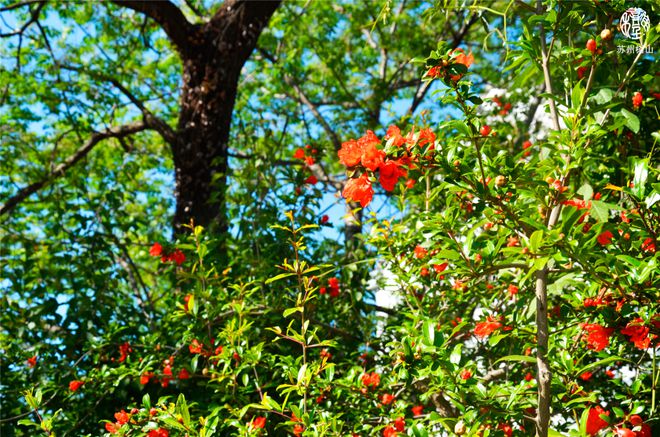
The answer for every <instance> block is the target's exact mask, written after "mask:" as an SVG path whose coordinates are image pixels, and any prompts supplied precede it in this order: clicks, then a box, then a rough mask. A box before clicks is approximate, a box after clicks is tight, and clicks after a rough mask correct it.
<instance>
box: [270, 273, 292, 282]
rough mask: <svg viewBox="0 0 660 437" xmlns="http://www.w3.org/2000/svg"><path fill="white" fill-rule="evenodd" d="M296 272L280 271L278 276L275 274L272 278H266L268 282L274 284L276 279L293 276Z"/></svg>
mask: <svg viewBox="0 0 660 437" xmlns="http://www.w3.org/2000/svg"><path fill="white" fill-rule="evenodd" d="M293 275H295V273H280V274H279V275H277V276H273V277H272V278H268V279H266V284H272V283H273V282H275V281H279V280H280V279H284V278H288V277H289V276H293Z"/></svg>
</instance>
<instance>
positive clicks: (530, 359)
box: [495, 355, 536, 364]
mask: <svg viewBox="0 0 660 437" xmlns="http://www.w3.org/2000/svg"><path fill="white" fill-rule="evenodd" d="M500 361H522V362H525V363H536V358H535V357H530V356H527V355H507V356H505V357H502V358H500V359H499V360H497V361H495V364H497V363H499V362H500Z"/></svg>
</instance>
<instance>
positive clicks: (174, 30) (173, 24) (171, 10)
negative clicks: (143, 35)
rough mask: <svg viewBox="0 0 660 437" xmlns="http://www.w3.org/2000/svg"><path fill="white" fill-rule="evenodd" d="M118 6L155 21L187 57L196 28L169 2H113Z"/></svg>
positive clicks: (140, 0)
mask: <svg viewBox="0 0 660 437" xmlns="http://www.w3.org/2000/svg"><path fill="white" fill-rule="evenodd" d="M112 2H113V3H114V4H116V5H117V6H121V7H124V8H129V9H133V10H134V11H136V12H140V13H142V14H144V15H146V16H147V17H149V18H151V19H152V20H154V21H155V22H156V23H158V24H159V25H160V27H162V28H163V30H164V31H165V33H166V34H167V36H168V38H169V39H170V41H171V42H172V44H174V46H175V47H176V48H177V50H178V51H179V52H180V53H181V54H182V55H186V54H187V53H188V52H189V50H190V46H191V41H190V37H191V36H193V35H194V34H195V28H196V26H195V25H194V24H192V23H190V22H189V21H188V20H187V19H186V17H185V15H183V12H181V10H180V9H179V8H178V7H176V5H174V3H172V2H170V1H167V0H157V1H153V0H152V1H144V0H112Z"/></svg>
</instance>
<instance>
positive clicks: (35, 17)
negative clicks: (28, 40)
mask: <svg viewBox="0 0 660 437" xmlns="http://www.w3.org/2000/svg"><path fill="white" fill-rule="evenodd" d="M37 3H38V4H37V7H36V8H34V10H33V11H32V12H31V13H30V19H29V20H28V21H26V22H25V24H23V25H22V26H21V27H20V29H18V30H15V31H13V32H9V33H0V38H6V37H9V36H16V35H21V36H22V35H23V32H25V29H27V28H28V27H29V26H30V24H32V23H34V22H36V21H37V20H38V19H39V13H40V12H41V10H42V9H43V8H44V6H46V2H45V1H39V2H37ZM25 4H30V3H25ZM19 6H24V4H21V5H19ZM16 7H18V6H16ZM8 8H10V7H9V6H8ZM11 9H13V8H11ZM7 10H9V9H7Z"/></svg>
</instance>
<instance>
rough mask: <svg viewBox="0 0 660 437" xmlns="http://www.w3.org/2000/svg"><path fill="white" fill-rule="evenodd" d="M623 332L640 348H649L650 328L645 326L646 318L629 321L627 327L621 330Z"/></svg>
mask: <svg viewBox="0 0 660 437" xmlns="http://www.w3.org/2000/svg"><path fill="white" fill-rule="evenodd" d="M621 333H622V334H623V335H626V336H628V337H630V341H631V342H633V343H634V344H635V347H637V348H638V349H647V348H648V347H649V346H650V345H651V338H650V337H649V328H647V327H646V326H644V320H642V319H641V318H640V317H638V318H636V319H635V320H632V321H631V322H629V323H628V324H627V325H626V327H625V328H623V329H622V330H621Z"/></svg>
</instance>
